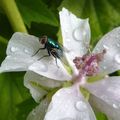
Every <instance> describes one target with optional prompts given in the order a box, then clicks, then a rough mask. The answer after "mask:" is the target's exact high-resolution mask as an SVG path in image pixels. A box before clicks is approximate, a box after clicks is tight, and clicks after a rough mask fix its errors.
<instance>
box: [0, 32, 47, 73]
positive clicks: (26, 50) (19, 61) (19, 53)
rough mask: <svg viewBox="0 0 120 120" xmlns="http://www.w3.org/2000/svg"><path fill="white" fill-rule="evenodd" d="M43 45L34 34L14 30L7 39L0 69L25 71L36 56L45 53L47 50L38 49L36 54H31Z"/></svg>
mask: <svg viewBox="0 0 120 120" xmlns="http://www.w3.org/2000/svg"><path fill="white" fill-rule="evenodd" d="M41 47H43V46H42V45H41V44H40V42H39V39H38V38H37V37H35V36H32V35H28V34H25V33H20V32H16V33H14V34H13V36H12V37H11V39H10V40H9V43H8V47H7V52H6V54H7V57H6V58H5V60H4V61H3V63H2V64H1V68H0V71H1V72H6V71H25V70H27V68H28V66H30V65H31V64H32V63H33V62H35V61H36V60H37V59H38V58H40V57H41V56H43V55H44V54H47V51H45V50H44V51H40V53H39V54H38V55H35V56H33V57H32V55H33V54H34V53H35V52H36V51H37V50H38V49H39V48H41Z"/></svg>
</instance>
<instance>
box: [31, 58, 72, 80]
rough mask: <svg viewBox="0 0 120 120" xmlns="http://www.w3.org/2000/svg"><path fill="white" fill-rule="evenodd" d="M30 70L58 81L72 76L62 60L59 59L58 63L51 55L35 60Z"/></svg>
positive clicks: (69, 78)
mask: <svg viewBox="0 0 120 120" xmlns="http://www.w3.org/2000/svg"><path fill="white" fill-rule="evenodd" d="M29 70H30V71H33V72H36V73H38V74H40V75H42V76H44V77H47V78H50V79H54V80H58V81H65V80H71V78H72V76H71V75H70V74H69V73H68V72H67V70H66V69H65V67H64V66H63V65H62V63H61V62H60V60H59V59H57V64H56V61H55V60H54V59H52V58H51V57H46V58H43V59H41V60H40V61H37V62H35V63H34V64H32V65H31V66H30V67H29Z"/></svg>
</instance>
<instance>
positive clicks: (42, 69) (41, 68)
mask: <svg viewBox="0 0 120 120" xmlns="http://www.w3.org/2000/svg"><path fill="white" fill-rule="evenodd" d="M40 70H41V71H42V72H46V71H47V70H48V69H47V65H45V64H41V65H40Z"/></svg>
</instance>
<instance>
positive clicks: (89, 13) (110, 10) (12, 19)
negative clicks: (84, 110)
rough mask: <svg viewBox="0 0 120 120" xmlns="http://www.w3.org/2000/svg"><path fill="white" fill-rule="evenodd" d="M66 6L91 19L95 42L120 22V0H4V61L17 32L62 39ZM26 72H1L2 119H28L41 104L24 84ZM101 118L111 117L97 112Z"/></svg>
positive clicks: (0, 52)
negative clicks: (63, 13) (61, 32)
mask: <svg viewBox="0 0 120 120" xmlns="http://www.w3.org/2000/svg"><path fill="white" fill-rule="evenodd" d="M62 7H66V8H67V9H69V10H70V11H72V12H73V13H74V14H76V15H77V16H78V17H81V18H89V21H90V26H91V34H92V35H91V36H92V37H91V45H92V46H94V45H95V44H96V42H97V41H98V40H99V39H100V38H101V37H102V36H103V35H104V34H105V33H107V32H108V31H110V30H111V29H113V28H114V27H116V26H119V25H120V3H119V0H0V63H1V62H2V61H3V60H4V58H5V56H6V54H5V53H6V47H7V42H8V41H9V39H10V37H11V35H12V34H13V33H14V32H16V31H21V32H28V33H29V34H33V35H35V36H38V37H39V36H41V35H47V36H49V37H52V38H55V39H57V38H60V37H59V36H60V34H57V33H58V31H59V29H60V25H59V16H58V12H59V10H61V8H62ZM23 76H24V72H21V73H20V72H18V73H17V72H16V73H4V74H0V120H25V119H26V116H27V115H28V113H29V112H30V111H31V110H32V109H33V108H34V107H35V106H36V105H37V104H36V103H35V102H34V100H33V99H32V98H31V96H30V94H29V91H28V90H27V89H26V88H25V87H24V86H23ZM96 116H97V119H98V120H107V118H106V117H105V116H104V115H103V114H102V113H96Z"/></svg>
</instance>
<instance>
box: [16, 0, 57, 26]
mask: <svg viewBox="0 0 120 120" xmlns="http://www.w3.org/2000/svg"><path fill="white" fill-rule="evenodd" d="M16 2H17V4H18V7H19V9H20V11H21V14H22V17H23V19H24V22H25V24H26V25H27V26H28V27H30V25H31V22H37V23H44V24H49V25H53V26H58V20H57V18H56V17H55V15H54V14H53V13H52V12H51V10H50V9H48V7H47V5H46V4H44V3H43V2H42V1H40V0H35V1H34V0H17V1H16Z"/></svg>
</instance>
